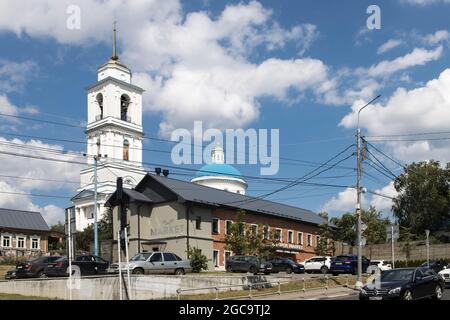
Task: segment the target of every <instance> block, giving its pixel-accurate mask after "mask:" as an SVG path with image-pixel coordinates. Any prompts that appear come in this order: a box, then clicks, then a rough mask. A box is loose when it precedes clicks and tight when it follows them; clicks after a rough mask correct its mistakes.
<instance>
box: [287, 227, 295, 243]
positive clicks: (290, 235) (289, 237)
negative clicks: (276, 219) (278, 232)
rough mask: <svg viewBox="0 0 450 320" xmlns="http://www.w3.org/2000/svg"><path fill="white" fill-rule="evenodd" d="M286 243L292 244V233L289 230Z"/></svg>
mask: <svg viewBox="0 0 450 320" xmlns="http://www.w3.org/2000/svg"><path fill="white" fill-rule="evenodd" d="M288 242H289V243H294V231H291V230H289V231H288Z"/></svg>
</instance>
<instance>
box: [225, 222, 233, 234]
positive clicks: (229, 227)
mask: <svg viewBox="0 0 450 320" xmlns="http://www.w3.org/2000/svg"><path fill="white" fill-rule="evenodd" d="M232 225H233V221H231V220H227V222H226V230H225V232H226V233H227V234H231V226H232Z"/></svg>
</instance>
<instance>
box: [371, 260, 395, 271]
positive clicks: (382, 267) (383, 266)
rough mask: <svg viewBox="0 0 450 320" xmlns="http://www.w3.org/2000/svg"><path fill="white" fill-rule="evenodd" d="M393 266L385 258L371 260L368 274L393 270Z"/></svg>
mask: <svg viewBox="0 0 450 320" xmlns="http://www.w3.org/2000/svg"><path fill="white" fill-rule="evenodd" d="M391 269H392V266H391V264H390V263H386V261H385V260H370V265H369V267H368V268H367V273H368V274H373V273H376V272H377V271H387V270H391Z"/></svg>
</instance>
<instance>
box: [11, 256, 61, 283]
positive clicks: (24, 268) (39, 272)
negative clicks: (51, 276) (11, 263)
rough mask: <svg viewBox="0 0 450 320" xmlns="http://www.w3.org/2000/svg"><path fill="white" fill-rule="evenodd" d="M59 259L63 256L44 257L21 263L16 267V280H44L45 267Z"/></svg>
mask: <svg viewBox="0 0 450 320" xmlns="http://www.w3.org/2000/svg"><path fill="white" fill-rule="evenodd" d="M59 258H61V256H44V257H38V258H34V259H31V260H26V261H24V262H19V263H18V264H17V266H16V278H17V279H23V278H44V277H45V272H44V269H45V267H46V266H47V265H48V264H49V263H52V262H55V261H56V260H58V259H59Z"/></svg>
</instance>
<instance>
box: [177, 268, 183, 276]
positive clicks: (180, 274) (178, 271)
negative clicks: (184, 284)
mask: <svg viewBox="0 0 450 320" xmlns="http://www.w3.org/2000/svg"><path fill="white" fill-rule="evenodd" d="M175 275H176V276H182V275H184V269H182V268H180V269H176V270H175Z"/></svg>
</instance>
